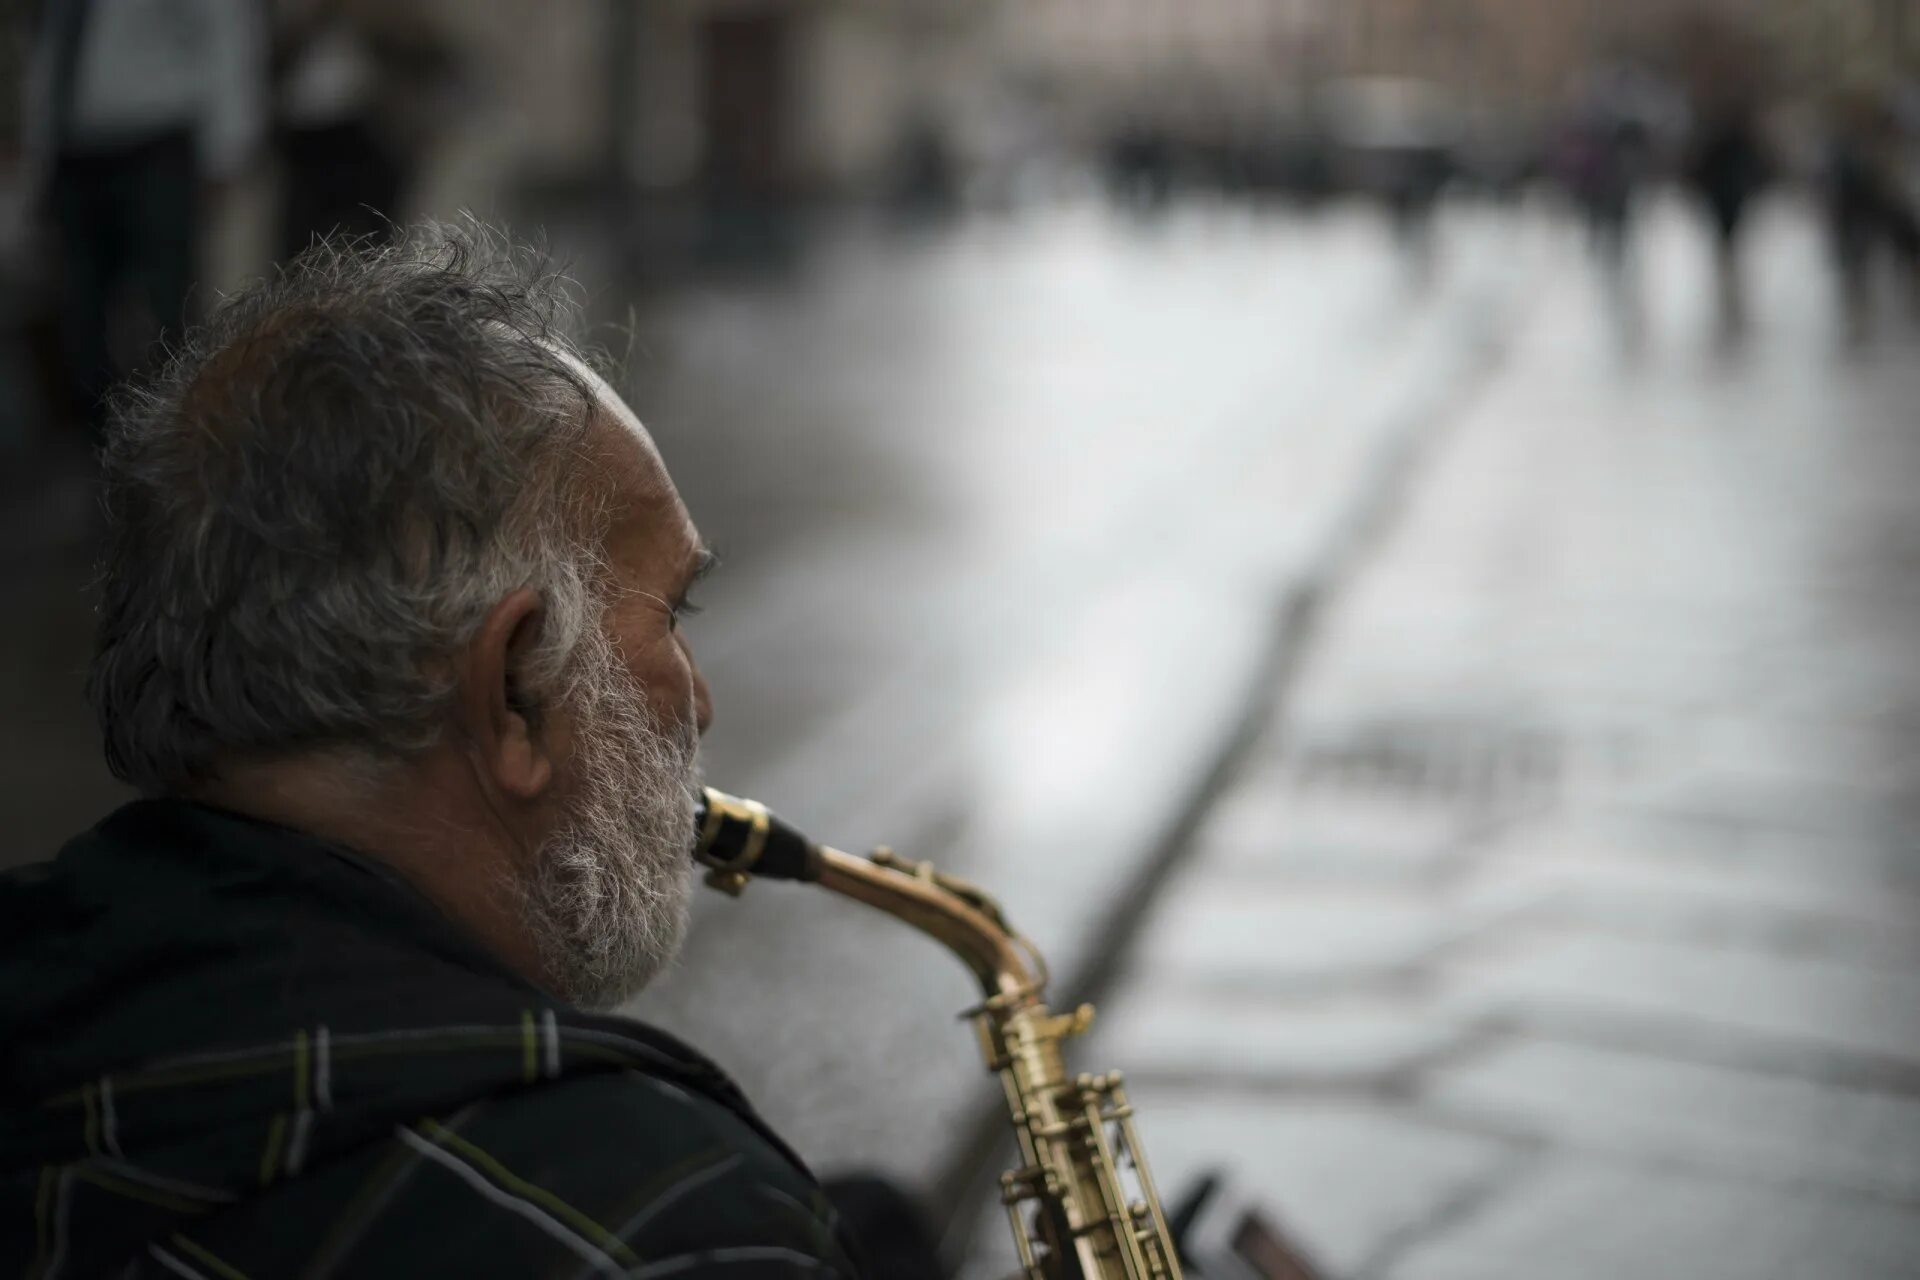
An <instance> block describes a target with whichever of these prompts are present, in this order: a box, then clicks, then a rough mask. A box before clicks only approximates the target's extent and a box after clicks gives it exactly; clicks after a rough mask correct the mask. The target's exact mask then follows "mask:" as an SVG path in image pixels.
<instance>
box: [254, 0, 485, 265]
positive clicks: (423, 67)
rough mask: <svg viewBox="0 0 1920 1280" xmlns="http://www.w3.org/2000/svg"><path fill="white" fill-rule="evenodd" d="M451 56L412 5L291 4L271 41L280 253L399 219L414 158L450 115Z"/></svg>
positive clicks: (454, 80) (379, 229) (378, 229)
mask: <svg viewBox="0 0 1920 1280" xmlns="http://www.w3.org/2000/svg"><path fill="white" fill-rule="evenodd" d="M458 81H459V76H458V74H457V60H456V59H455V57H454V56H453V53H452V51H451V48H450V45H449V43H448V41H447V40H446V39H445V38H444V36H443V34H442V33H441V32H439V31H438V30H437V29H435V28H434V27H432V26H431V25H429V24H428V23H427V22H426V21H425V19H424V17H423V16H422V15H420V14H418V13H415V12H411V11H410V10H409V9H407V8H404V7H401V6H396V5H392V4H382V3H375V2H372V0H293V2H292V3H290V4H288V5H287V6H286V7H285V8H283V10H282V11H281V14H280V21H279V23H278V25H277V27H276V30H275V32H274V39H273V82H274V146H275V149H276V150H277V151H278V152H279V155H280V160H281V167H282V173H283V182H284V185H283V188H282V193H281V202H280V235H279V254H280V257H281V258H282V259H283V260H284V259H287V258H291V257H293V256H294V255H295V254H297V253H299V252H301V251H302V250H303V249H305V248H307V247H308V245H310V244H311V243H312V242H313V241H314V239H315V238H317V237H325V236H329V235H333V234H336V233H340V234H345V235H354V236H371V237H374V238H381V237H384V236H385V235H386V234H387V232H388V230H389V229H390V228H391V226H392V225H393V223H394V222H396V221H402V220H404V219H405V217H406V213H407V210H406V205H407V201H408V199H409V196H410V193H411V189H412V187H413V184H414V178H415V175H416V173H417V172H418V169H419V160H420V156H421V154H422V153H423V152H424V151H425V150H426V149H427V147H428V146H429V144H430V141H431V139H432V137H433V135H434V134H435V133H436V132H437V131H438V129H439V127H440V126H441V122H442V121H444V119H446V118H448V117H449V116H450V115H451V114H452V108H453V106H454V105H455V104H454V103H453V102H451V101H450V100H449V99H450V98H451V97H452V96H453V95H454V94H455V93H456V92H457V87H458Z"/></svg>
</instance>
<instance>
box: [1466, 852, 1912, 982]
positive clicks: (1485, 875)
mask: <svg viewBox="0 0 1920 1280" xmlns="http://www.w3.org/2000/svg"><path fill="white" fill-rule="evenodd" d="M1463 894H1464V896H1465V897H1466V898H1468V899H1469V900H1472V901H1499V902H1531V903H1532V904H1533V905H1534V910H1535V914H1536V915H1537V916H1542V917H1550V918H1551V920H1552V921H1553V922H1554V923H1555V924H1558V925H1563V926H1578V927H1582V928H1591V929H1596V930H1600V931H1603V932H1614V933H1620V934H1625V935H1627V936H1630V937H1644V938H1647V939H1649V940H1652V941H1663V940H1664V941H1670V942H1689V943H1694V944H1704V945H1709V946H1738V947H1747V948H1752V949H1756V950H1762V951H1773V952H1777V953H1780V954H1782V955H1812V956H1824V957H1827V958H1830V959H1833V960H1838V961H1845V962H1850V963H1855V964H1864V965H1880V966H1884V967H1888V968H1906V967H1908V966H1912V965H1916V964H1920V896H1916V895H1908V894H1902V893H1897V892H1887V891H1884V890H1881V891H1875V890H1872V889H1869V888H1867V887H1865V886H1862V885H1858V884H1852V883H1847V882H1845V881H1840V882H1835V881H1832V880H1828V879H1825V878H1822V877H1820V876H1818V874H1817V873H1815V872H1813V871H1812V870H1811V869H1807V870H1804V871H1800V872H1796V871H1793V870H1789V869H1784V868H1780V867H1778V866H1771V865H1761V866H1756V867H1749V868H1746V869H1743V870H1740V871H1738V872H1735V873H1733V874H1729V873H1728V870H1727V869H1726V868H1725V867H1724V866H1719V865H1714V864H1713V863H1712V862H1704V863H1703V862H1702V861H1701V860H1699V859H1680V858H1674V857H1670V856H1663V855H1661V854H1660V853H1658V852H1655V851H1631V852H1629V851H1621V850H1618V849H1609V848H1605V847H1595V846H1581V845H1566V844H1558V843H1556V842H1555V839H1554V837H1553V836H1552V835H1551V834H1547V835H1535V834H1533V833H1531V832H1521V833H1519V834H1518V835H1516V836H1514V837H1511V838H1510V839H1509V841H1508V842H1506V844H1504V845H1503V847H1502V849H1501V850H1500V851H1499V852H1498V853H1497V854H1496V855H1494V856H1490V857H1489V858H1488V859H1487V860H1486V861H1485V862H1484V863H1483V864H1482V865H1481V866H1480V867H1478V868H1477V869H1476V872H1475V874H1474V877H1473V880H1472V882H1471V884H1470V885H1469V886H1467V887H1466V888H1465V889H1464V890H1463Z"/></svg>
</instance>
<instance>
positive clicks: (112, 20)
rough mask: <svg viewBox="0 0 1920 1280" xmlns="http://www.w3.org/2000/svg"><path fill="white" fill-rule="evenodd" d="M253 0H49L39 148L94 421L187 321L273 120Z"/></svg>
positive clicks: (63, 291)
mask: <svg viewBox="0 0 1920 1280" xmlns="http://www.w3.org/2000/svg"><path fill="white" fill-rule="evenodd" d="M261 25H262V24H261V23H260V22H259V21H258V13H257V10H256V8H255V5H254V4H253V3H252V0H46V2H45V3H44V5H43V7H42V10H41V14H40V21H39V24H38V27H37V29H36V31H35V35H34V47H33V53H32V61H31V64H30V66H29V68H28V93H27V104H26V117H25V122H26V137H25V149H26V154H27V157H28V159H27V163H28V166H29V168H30V170H31V172H32V174H33V177H32V179H31V181H32V182H33V183H34V185H35V186H36V188H37V192H38V203H39V206H40V211H41V215H42V216H43V217H44V218H45V219H46V220H47V222H48V223H49V224H50V230H51V232H52V235H53V244H54V252H55V257H56V259H57V273H58V277H59V280H58V284H57V285H56V289H57V292H58V306H59V312H60V324H59V328H60V336H61V348H62V360H63V364H64V366H65V369H64V372H65V376H66V380H67V382H68V383H69V386H70V390H71V397H72V403H73V405H74V408H75V411H76V412H78V413H79V414H81V415H82V416H83V417H85V418H86V419H87V420H88V421H89V422H90V423H91V424H92V425H93V426H95V428H96V429H97V428H98V425H99V423H100V420H101V418H100V400H101V397H102V395H103V394H104V392H105V391H106V388H107V386H108V385H109V383H111V382H112V381H113V380H114V379H115V378H116V377H117V376H118V375H119V374H121V373H123V372H125V371H126V370H127V369H128V368H129V367H131V366H133V365H136V364H138V363H140V362H141V361H142V360H143V359H145V357H146V356H147V354H148V352H149V351H150V350H151V349H152V348H153V346H154V344H155V342H156V341H157V340H158V339H159V338H160V337H161V336H162V335H163V334H164V333H167V332H170V331H171V332H176V333H177V332H178V330H179V329H180V327H181V325H182V323H183V321H184V320H185V319H186V311H187V304H188V297H189V294H190V292H191V290H192V288H193V286H194V283H195V281H196V279H197V278H198V275H199V264H198V260H197V259H198V254H197V252H196V247H197V242H198V240H199V236H200V228H201V225H202V219H203V217H205V216H206V215H207V214H208V213H209V211H210V207H211V205H212V204H213V203H214V202H215V200H216V199H217V196H218V193H219V191H220V189H221V188H222V186H223V184H224V183H225V182H226V181H227V180H228V179H230V178H232V177H233V176H234V175H235V174H236V173H237V171H238V170H239V169H240V167H241V165H242V164H243V162H244V161H245V160H246V159H247V158H248V157H249V156H250V154H251V153H252V152H253V150H254V148H255V145H256V143H257V141H258V138H259V136H260V133H261V131H262V128H263V113H264V105H263V104H264V97H265V78H266V47H265V41H264V37H263V33H262V30H261Z"/></svg>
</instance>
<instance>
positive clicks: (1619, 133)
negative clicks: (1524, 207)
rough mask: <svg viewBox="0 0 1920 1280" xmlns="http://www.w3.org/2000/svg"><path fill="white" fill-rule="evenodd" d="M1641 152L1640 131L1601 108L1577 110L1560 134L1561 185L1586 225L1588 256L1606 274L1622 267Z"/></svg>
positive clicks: (1624, 263)
mask: <svg viewBox="0 0 1920 1280" xmlns="http://www.w3.org/2000/svg"><path fill="white" fill-rule="evenodd" d="M1643 150H1644V134H1643V131H1641V130H1640V129H1639V127H1638V126H1637V125H1636V124H1635V123H1634V122H1633V121H1632V120H1629V119H1627V118H1626V117H1624V116H1621V115H1618V114H1616V113H1614V112H1611V111H1607V110H1600V109H1596V110H1588V111H1585V112H1582V113H1581V114H1580V115H1579V116H1577V117H1576V118H1575V119H1574V120H1573V121H1572V122H1571V123H1570V124H1569V125H1568V126H1567V128H1566V129H1565V131H1564V132H1563V133H1562V134H1561V138H1560V144H1559V147H1558V155H1557V160H1558V169H1559V175H1560V180H1561V183H1562V185H1564V186H1565V187H1566V189H1567V193H1568V195H1569V196H1571V197H1572V199H1573V202H1574V204H1575V206H1576V207H1577V208H1578V209H1579V210H1580V214H1581V217H1582V219H1583V220H1584V221H1585V223H1586V225H1587V237H1588V242H1589V244H1590V245H1591V246H1592V249H1593V253H1594V256H1595V257H1596V258H1598V259H1599V260H1600V262H1601V264H1602V265H1603V266H1605V267H1606V269H1607V271H1608V272H1609V274H1616V275H1617V274H1618V273H1619V272H1621V271H1622V270H1624V268H1625V265H1626V260H1627V250H1628V246H1629V240H1630V233H1631V229H1632V216H1633V204H1634V196H1635V194H1636V192H1635V188H1636V186H1637V184H1638V178H1639V172H1640V168H1641V165H1640V161H1639V157H1640V155H1641V153H1642V151H1643Z"/></svg>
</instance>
